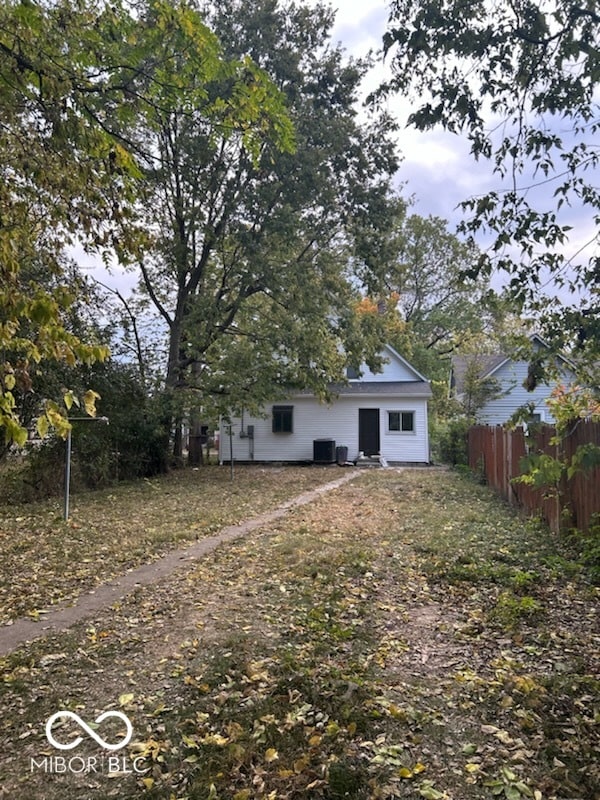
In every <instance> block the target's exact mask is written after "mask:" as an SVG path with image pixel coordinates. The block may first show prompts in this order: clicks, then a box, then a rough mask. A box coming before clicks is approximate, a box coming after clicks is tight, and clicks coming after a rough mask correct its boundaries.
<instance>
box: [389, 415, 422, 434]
mask: <svg viewBox="0 0 600 800" xmlns="http://www.w3.org/2000/svg"><path fill="white" fill-rule="evenodd" d="M387 415H388V432H389V433H414V432H415V412H414V411H388V412H387Z"/></svg>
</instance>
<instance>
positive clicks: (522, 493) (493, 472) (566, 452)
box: [468, 420, 600, 532]
mask: <svg viewBox="0 0 600 800" xmlns="http://www.w3.org/2000/svg"><path fill="white" fill-rule="evenodd" d="M554 436H555V429H554V428H553V427H552V426H550V425H542V426H541V427H540V429H539V430H537V431H536V432H535V433H532V432H530V434H529V436H527V437H526V436H525V433H524V431H523V428H515V429H513V430H509V429H507V428H503V427H501V426H496V427H491V426H488V425H476V426H474V427H472V428H471V429H470V430H469V441H468V451H469V466H470V467H471V469H473V470H475V471H482V472H483V475H484V477H485V480H486V482H487V483H488V484H489V485H490V486H493V487H494V489H496V490H497V491H499V492H500V493H501V494H502V495H503V496H504V497H505V498H506V499H507V500H508V501H509V503H512V504H515V505H518V506H521V507H522V508H524V509H526V511H528V512H529V513H532V514H539V515H540V516H541V517H542V518H543V519H544V520H546V522H547V523H548V525H549V526H550V527H551V529H552V530H553V531H558V530H560V528H561V527H575V528H579V530H582V531H585V532H587V531H588V530H589V528H590V526H591V525H593V524H594V523H595V522H596V523H597V520H594V515H595V514H600V467H595V468H594V469H591V470H587V471H578V472H577V473H576V474H575V475H574V476H573V477H572V478H570V479H567V478H566V477H565V478H563V479H562V480H561V482H560V486H559V487H558V491H557V490H556V487H544V488H541V489H536V488H533V487H532V486H528V485H526V484H524V483H515V482H513V480H512V479H513V478H515V477H517V476H519V475H521V474H522V470H521V459H522V458H523V457H524V456H525V455H526V454H527V453H528V452H529V453H538V454H541V453H545V454H547V455H550V456H553V457H554V458H558V457H559V456H560V457H561V459H566V460H567V462H569V461H570V460H571V458H572V456H573V454H574V453H575V451H576V450H577V448H578V447H579V446H580V445H584V444H590V443H592V444H596V445H598V446H600V423H597V422H587V421H583V420H582V421H581V422H580V423H578V424H577V425H576V426H575V427H574V430H573V432H572V433H571V434H570V435H569V436H567V437H565V438H564V439H563V440H562V442H561V444H560V447H559V445H556V444H551V440H552V438H553V437H554Z"/></svg>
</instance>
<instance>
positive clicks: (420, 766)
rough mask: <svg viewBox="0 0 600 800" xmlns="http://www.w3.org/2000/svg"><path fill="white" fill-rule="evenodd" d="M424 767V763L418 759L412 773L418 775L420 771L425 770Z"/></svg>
mask: <svg viewBox="0 0 600 800" xmlns="http://www.w3.org/2000/svg"><path fill="white" fill-rule="evenodd" d="M426 769H427V767H426V766H425V764H422V763H421V762H420V761H417V763H416V764H415V765H414V767H413V775H420V774H421V773H422V772H425V770H426Z"/></svg>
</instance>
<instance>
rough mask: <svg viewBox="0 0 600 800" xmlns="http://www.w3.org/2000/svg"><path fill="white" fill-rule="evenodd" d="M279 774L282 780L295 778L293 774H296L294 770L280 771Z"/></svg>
mask: <svg viewBox="0 0 600 800" xmlns="http://www.w3.org/2000/svg"><path fill="white" fill-rule="evenodd" d="M277 774H278V775H279V777H280V778H284V779H286V778H291V777H292V776H293V774H294V770H293V769H280V770H279V772H278V773H277Z"/></svg>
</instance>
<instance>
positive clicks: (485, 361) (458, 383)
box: [450, 333, 574, 395]
mask: <svg viewBox="0 0 600 800" xmlns="http://www.w3.org/2000/svg"><path fill="white" fill-rule="evenodd" d="M529 341H530V342H531V343H532V344H533V345H536V344H537V345H538V346H539V347H543V348H545V349H546V350H549V349H550V346H549V345H548V343H547V342H545V341H544V339H542V337H541V336H539V335H538V334H537V333H534V334H532V335H531V336H530V337H529ZM555 355H556V358H559V359H560V360H561V361H562V362H564V364H565V365H566V366H567V367H569V369H574V364H573V362H572V361H570V360H569V359H568V358H567V357H566V356H563V355H561V354H560V353H556V354H555ZM513 360H515V359H514V357H513V356H510V355H506V354H505V353H493V354H487V355H472V356H452V374H451V378H450V387H451V388H452V389H454V391H455V393H456V394H458V395H460V394H462V393H463V391H464V383H465V376H466V373H467V369H468V367H469V366H470V365H471V364H475V365H476V366H477V367H478V370H477V377H478V378H480V379H482V378H491V377H492V376H493V375H494V373H495V372H497V371H498V370H499V369H501V368H502V367H503V366H504V365H505V364H507V363H508V362H509V361H513ZM517 360H521V361H523V360H524V359H517Z"/></svg>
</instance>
